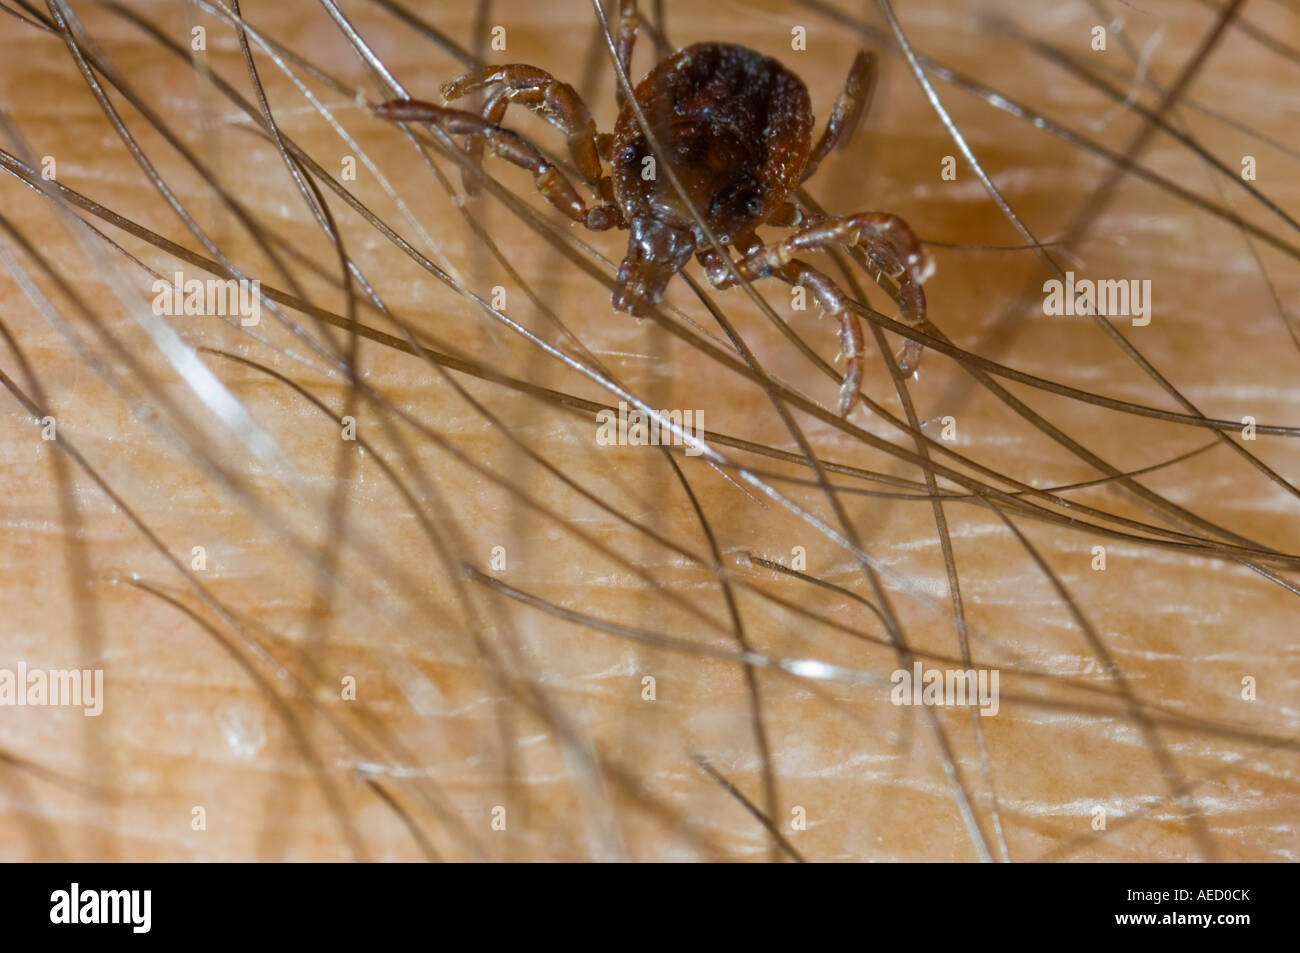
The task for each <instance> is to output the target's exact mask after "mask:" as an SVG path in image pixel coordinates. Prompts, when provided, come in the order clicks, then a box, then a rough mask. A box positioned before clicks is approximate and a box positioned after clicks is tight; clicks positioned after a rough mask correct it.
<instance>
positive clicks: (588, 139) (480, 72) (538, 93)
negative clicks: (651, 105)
mask: <svg viewBox="0 0 1300 953" xmlns="http://www.w3.org/2000/svg"><path fill="white" fill-rule="evenodd" d="M477 89H489V90H492V98H491V99H490V100H489V102H488V107H487V108H490V109H494V110H495V115H493V116H488V114H487V112H486V110H485V114H484V118H490V119H493V120H494V121H493V122H492V125H498V124H500V122H501V120H502V119H503V118H504V116H505V107H506V105H508V104H509V103H512V102H513V103H519V105H521V106H525V107H527V108H528V109H531V110H532V111H533V112H535V113H537V114H538V115H539V116H541V117H542V118H543V119H545V120H546V121H547V122H549V123H551V125H553V126H555V127H556V128H558V129H559V130H560V131H561V132H563V133H564V135H565V137H566V138H567V139H568V142H569V153H570V154H571V155H572V156H573V161H574V164H576V165H577V167H578V171H579V172H580V173H582V177H583V178H584V179H586V180H587V184H588V185H590V186H591V187H592V188H593V189H595V190H596V191H597V192H601V167H600V153H599V150H597V148H596V124H595V122H593V121H592V118H591V113H590V112H589V111H588V110H587V105H586V103H584V102H583V101H582V97H580V96H579V95H578V91H577V90H575V89H574V88H573V87H572V86H570V85H569V84H568V83H562V82H560V81H559V80H557V79H556V78H555V77H553V76H552V75H551V74H550V73H548V72H546V71H545V70H542V69H538V68H537V67H535V66H527V65H525V64H523V63H512V64H510V65H508V66H482V67H480V68H478V69H476V70H472V71H471V72H468V73H466V74H465V75H464V76H461V77H459V78H457V79H454V80H452V81H451V82H450V83H446V84H445V85H444V86H443V87H442V95H443V96H444V97H445V98H447V99H448V100H452V99H459V98H460V97H461V96H464V95H465V94H466V93H471V92H473V91H474V90H477ZM502 96H503V97H505V100H504V102H498V97H502Z"/></svg>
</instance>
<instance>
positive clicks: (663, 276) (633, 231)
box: [612, 216, 695, 317]
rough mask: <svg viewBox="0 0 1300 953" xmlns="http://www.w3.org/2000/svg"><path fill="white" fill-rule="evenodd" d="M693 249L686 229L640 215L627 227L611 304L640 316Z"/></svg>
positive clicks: (645, 312)
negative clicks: (621, 259)
mask: <svg viewBox="0 0 1300 953" xmlns="http://www.w3.org/2000/svg"><path fill="white" fill-rule="evenodd" d="M694 252H695V237H694V236H693V235H692V234H691V232H690V231H689V230H688V229H684V228H679V227H677V226H675V225H668V224H666V223H665V222H662V221H660V220H658V219H655V218H650V217H648V216H643V217H641V218H636V219H633V220H632V224H631V227H630V228H629V229H628V239H627V257H626V258H624V259H623V264H622V265H621V266H620V267H619V269H618V277H617V278H616V279H615V280H616V281H617V282H618V288H617V289H615V291H614V297H613V299H612V303H613V305H614V309H615V310H616V311H626V312H627V313H628V314H631V315H634V316H635V317H644V316H645V315H647V314H649V313H650V310H651V309H652V308H653V307H654V306H655V305H656V304H658V303H659V302H660V301H661V300H662V299H663V296H664V289H665V288H667V287H668V282H669V281H671V280H672V277H673V275H675V274H677V272H678V270H679V269H681V267H682V266H683V265H685V264H686V263H687V262H688V261H690V258H691V255H692V254H693V253H694Z"/></svg>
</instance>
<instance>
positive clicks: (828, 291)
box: [772, 258, 866, 417]
mask: <svg viewBox="0 0 1300 953" xmlns="http://www.w3.org/2000/svg"><path fill="white" fill-rule="evenodd" d="M772 277H774V278H780V279H781V280H782V281H785V282H788V283H789V284H792V285H799V286H800V287H803V288H807V289H808V290H809V291H811V292H812V294H813V297H814V298H816V299H817V304H818V305H820V306H821V309H822V310H823V311H825V312H826V313H827V314H829V315H832V316H833V317H836V318H838V319H839V322H840V330H839V334H840V354H842V355H843V356H844V383H842V384H841V385H840V400H839V408H838V409H839V415H840V416H841V417H847V416H848V415H849V414H850V413H851V412H852V411H853V408H854V406H856V405H857V402H858V392H859V391H860V390H862V373H863V369H864V365H865V363H866V360H865V356H864V352H865V350H866V347H865V337H864V335H863V333H862V319H861V318H859V317H858V316H857V314H856V313H854V312H853V311H850V310H849V307H848V299H847V298H846V297H845V295H844V292H843V291H841V290H840V288H839V285H837V284H835V282H834V281H832V280H831V279H830V278H829V277H828V276H827V275H825V274H823V273H822V272H820V271H818V270H817V269H816V268H814V267H813V266H812V265H810V264H808V263H807V262H805V261H800V260H799V259H798V258H795V259H793V260H792V261H790V262H789V263H787V264H786V265H784V266H782V267H781V268H779V269H777V270H776V271H775V272H773V273H772Z"/></svg>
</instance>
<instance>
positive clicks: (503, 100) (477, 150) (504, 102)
mask: <svg viewBox="0 0 1300 953" xmlns="http://www.w3.org/2000/svg"><path fill="white" fill-rule="evenodd" d="M509 105H510V96H509V94H508V93H507V91H506V90H504V89H498V90H497V91H496V92H494V93H493V94H492V95H491V96H489V97H488V99H487V102H486V103H484V104H483V112H482V113H480V115H481V116H482V117H483V119H484V121H486V122H488V123H490V124H491V125H493V126H499V125H501V120H502V119H504V118H505V115H506V107H507V106H509ZM465 154H466V155H468V156H469V157H470V160H471V161H472V162H473V163H474V164H475V165H482V164H483V137H482V136H467V137H466V138H465ZM460 180H461V183H462V184H463V185H464V186H465V194H466V195H477V194H478V179H476V178H475V177H474V173H473V172H471V171H470V170H469V169H466V168H462V169H461V170H460Z"/></svg>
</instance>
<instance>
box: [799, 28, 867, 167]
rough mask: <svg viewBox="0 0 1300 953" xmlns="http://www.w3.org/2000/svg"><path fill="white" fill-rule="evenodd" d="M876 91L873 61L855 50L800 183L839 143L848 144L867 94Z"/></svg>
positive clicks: (865, 52)
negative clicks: (851, 64)
mask: <svg viewBox="0 0 1300 953" xmlns="http://www.w3.org/2000/svg"><path fill="white" fill-rule="evenodd" d="M875 88H876V57H875V56H874V55H873V54H871V53H868V52H867V51H866V50H859V51H858V55H857V56H856V57H854V59H853V66H852V68H851V69H850V70H849V78H848V79H847V80H846V81H845V83H844V90H843V92H841V93H840V94H839V96H837V97H836V99H835V105H834V106H833V107H831V115H830V118H829V119H828V120H826V129H825V131H824V132H822V137H821V138H820V139H819V140H817V145H816V146H814V147H813V151H812V153H811V154H810V155H809V156H808V165H807V166H805V167H804V171H803V180H802V181H804V182H807V181H808V180H809V179H810V178H812V175H813V173H814V172H816V171H817V167H818V166H819V165H821V161H822V160H823V159H825V158H826V156H827V155H829V154H830V151H831V150H832V149H834V148H835V147H836V146H837V145H839V144H840V143H841V141H843V142H848V141H849V138H850V137H852V135H853V130H854V129H856V128H857V125H858V123H859V122H860V121H861V119H862V116H863V114H864V113H865V112H866V111H867V107H868V106H869V105H870V104H871V94H872V92H873V91H874V90H875Z"/></svg>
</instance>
